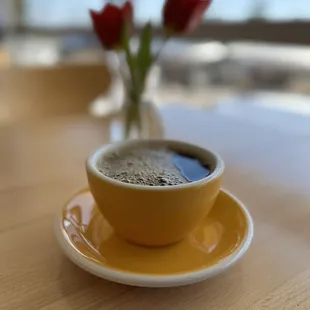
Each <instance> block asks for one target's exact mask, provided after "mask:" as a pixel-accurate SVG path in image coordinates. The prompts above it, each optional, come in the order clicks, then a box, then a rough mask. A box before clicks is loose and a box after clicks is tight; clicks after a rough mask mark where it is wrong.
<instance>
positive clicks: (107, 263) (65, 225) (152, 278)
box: [56, 190, 253, 287]
mask: <svg viewBox="0 0 310 310" xmlns="http://www.w3.org/2000/svg"><path fill="white" fill-rule="evenodd" d="M56 236H57V239H58V241H59V243H60V245H61V247H62V249H63V250H64V252H65V253H66V255H67V256H68V257H69V258H70V259H71V260H72V261H73V262H74V263H76V264H77V265H79V266H80V267H81V268H83V269H85V270H86V271H88V272H91V273H93V274H95V275H97V276H99V277H102V278H105V279H107V280H110V281H114V282H119V283H123V284H128V285H134V286H147V287H167V286H179V285H185V284H191V283H195V282H199V281H202V280H205V279H207V278H210V277H212V276H215V275H217V274H219V273H220V272H222V271H223V270H225V269H227V268H228V267H230V266H231V265H232V264H233V263H235V262H236V261H237V260H238V259H240V258H241V256H242V255H243V254H244V253H245V252H246V250H247V249H248V247H249V245H250V243H251V241H252V237H253V222H252V219H251V216H250V214H249V212H248V211H247V209H246V208H245V207H244V206H243V205H242V203H241V202H240V201H238V200H237V199H236V198H235V197H233V196H232V195H231V194H229V193H227V192H226V191H223V190H222V191H221V192H220V194H219V196H218V199H217V201H216V203H215V205H214V207H213V209H212V211H211V214H210V215H209V216H208V217H207V218H206V219H205V220H204V221H203V222H202V223H201V224H200V225H199V226H198V227H197V228H196V229H195V230H194V231H193V232H192V233H191V234H190V235H189V236H188V237H187V238H186V239H185V240H183V241H181V242H180V243H178V244H175V245H171V246H167V247H161V248H146V247H141V246H137V245H134V244H131V243H128V242H127V241H125V240H123V239H120V238H118V237H117V236H116V235H115V234H114V232H113V229H112V228H111V227H110V226H109V224H108V223H107V222H106V220H105V219H104V218H103V216H102V215H101V214H100V213H99V211H98V209H97V208H96V205H95V202H94V199H93V196H92V195H91V193H90V192H89V191H88V190H84V191H81V192H79V193H78V194H76V195H75V196H74V197H73V198H72V199H71V200H70V201H69V202H68V203H67V204H66V205H65V206H64V208H63V210H62V212H61V214H60V218H58V219H57V222H56Z"/></svg>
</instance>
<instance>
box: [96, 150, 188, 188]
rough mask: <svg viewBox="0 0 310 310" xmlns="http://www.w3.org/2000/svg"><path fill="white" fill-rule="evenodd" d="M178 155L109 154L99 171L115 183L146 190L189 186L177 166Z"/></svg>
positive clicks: (158, 152) (156, 152)
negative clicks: (132, 185)
mask: <svg viewBox="0 0 310 310" xmlns="http://www.w3.org/2000/svg"><path fill="white" fill-rule="evenodd" d="M175 154H176V153H175V152H174V151H172V150H169V149H166V148H155V149H152V148H135V149H132V150H125V151H120V152H118V151H115V152H111V153H108V154H105V155H104V156H103V157H102V158H101V159H100V160H99V162H98V164H97V168H98V170H99V171H100V172H101V173H102V174H104V175H106V176H107V177H110V178H112V179H115V180H118V181H121V182H125V183H130V184H138V185H145V186H171V185H179V184H185V183H189V181H188V180H186V178H185V177H184V176H183V175H182V174H181V172H180V170H179V169H178V168H177V167H176V166H175V164H174V162H173V157H174V156H175Z"/></svg>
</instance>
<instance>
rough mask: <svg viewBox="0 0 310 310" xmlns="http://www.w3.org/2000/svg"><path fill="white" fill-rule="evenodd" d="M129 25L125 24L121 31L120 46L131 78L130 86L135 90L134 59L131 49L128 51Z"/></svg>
mask: <svg viewBox="0 0 310 310" xmlns="http://www.w3.org/2000/svg"><path fill="white" fill-rule="evenodd" d="M129 31H130V29H129V25H128V24H126V25H125V27H124V29H123V34H122V45H123V48H124V51H125V55H126V59H127V64H128V67H129V71H130V75H131V78H132V84H133V87H134V88H137V81H136V73H135V58H134V56H133V55H132V52H131V49H130V35H129Z"/></svg>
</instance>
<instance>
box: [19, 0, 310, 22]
mask: <svg viewBox="0 0 310 310" xmlns="http://www.w3.org/2000/svg"><path fill="white" fill-rule="evenodd" d="M22 1H24V12H23V18H24V24H25V25H26V26H31V27H44V28H46V27H51V28H64V27H87V26H89V23H90V20H89V16H88V9H89V8H94V9H99V8H100V6H101V5H102V2H103V0H66V1H64V0H53V1H42V0H22ZM135 3H136V7H137V8H136V16H137V19H138V21H140V22H142V21H145V20H148V19H151V20H153V22H154V23H159V21H160V18H161V8H162V5H163V3H164V0H156V1H149V0H135ZM207 18H208V19H210V20H220V21H244V20H247V19H249V18H265V19H268V20H277V21H283V20H284V21H287V20H305V19H310V1H309V0H294V1H293V0H234V1H228V0H214V1H213V4H212V6H211V9H210V10H209V12H208V14H207Z"/></svg>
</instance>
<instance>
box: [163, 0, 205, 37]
mask: <svg viewBox="0 0 310 310" xmlns="http://www.w3.org/2000/svg"><path fill="white" fill-rule="evenodd" d="M210 4H211V0H167V1H166V4H165V6H164V9H163V22H164V27H165V28H166V29H167V31H169V32H170V33H172V34H183V33H188V32H191V31H193V30H194V29H195V28H196V27H197V26H198V24H199V23H200V22H201V20H202V18H203V15H204V13H205V12H206V10H207V9H208V8H209V6H210Z"/></svg>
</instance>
